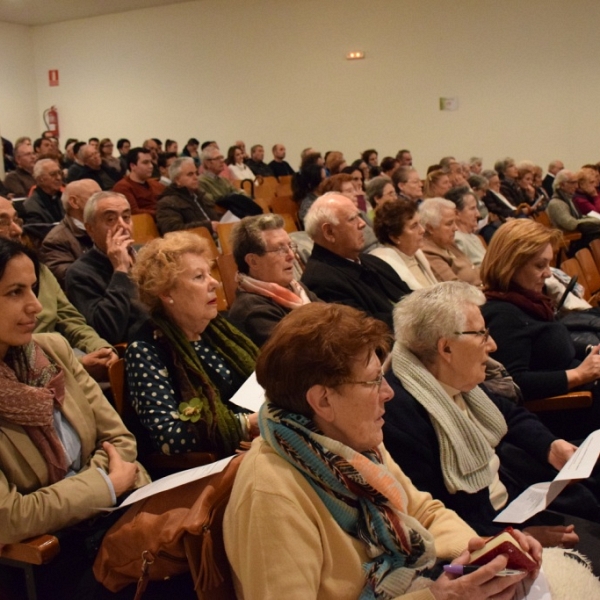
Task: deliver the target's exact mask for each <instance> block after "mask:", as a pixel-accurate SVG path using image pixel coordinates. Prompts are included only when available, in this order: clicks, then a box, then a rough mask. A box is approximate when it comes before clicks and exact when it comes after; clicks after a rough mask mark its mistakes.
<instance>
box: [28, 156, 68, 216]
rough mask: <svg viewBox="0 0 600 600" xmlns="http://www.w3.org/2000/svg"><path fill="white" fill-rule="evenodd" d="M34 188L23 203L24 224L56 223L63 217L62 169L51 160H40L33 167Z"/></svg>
mask: <svg viewBox="0 0 600 600" xmlns="http://www.w3.org/2000/svg"><path fill="white" fill-rule="evenodd" d="M33 177H34V179H35V183H36V188H35V190H34V191H33V193H32V194H31V196H30V197H29V198H27V200H25V203H24V204H23V211H24V214H25V223H27V224H29V223H58V221H60V220H61V219H62V218H63V217H64V216H65V210H64V208H63V205H62V202H61V199H60V196H61V188H62V185H63V179H62V169H61V168H60V165H59V164H58V163H57V162H56V161H55V160H52V159H51V158H42V159H41V160H38V161H37V162H36V163H35V166H34V167H33Z"/></svg>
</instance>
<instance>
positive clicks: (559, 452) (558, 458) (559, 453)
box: [548, 440, 577, 471]
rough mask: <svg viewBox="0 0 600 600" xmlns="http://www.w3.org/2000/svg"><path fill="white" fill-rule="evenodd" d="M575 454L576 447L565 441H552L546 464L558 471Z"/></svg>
mask: <svg viewBox="0 0 600 600" xmlns="http://www.w3.org/2000/svg"><path fill="white" fill-rule="evenodd" d="M575 452H577V446H574V445H573V444H571V443H569V442H567V440H554V441H553V442H552V443H551V444H550V451H549V452H548V462H549V463H550V464H551V465H552V466H553V467H554V468H555V469H556V470H557V471H560V470H561V469H562V468H563V467H564V466H565V464H566V463H567V461H568V460H569V459H570V458H571V456H573V454H575Z"/></svg>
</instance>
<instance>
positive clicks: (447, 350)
mask: <svg viewBox="0 0 600 600" xmlns="http://www.w3.org/2000/svg"><path fill="white" fill-rule="evenodd" d="M437 350H438V354H439V355H440V357H441V358H442V360H445V361H450V359H451V358H452V348H451V346H450V340H449V339H448V338H446V337H441V338H440V339H439V340H438V343H437Z"/></svg>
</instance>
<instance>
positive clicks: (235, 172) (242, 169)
mask: <svg viewBox="0 0 600 600" xmlns="http://www.w3.org/2000/svg"><path fill="white" fill-rule="evenodd" d="M225 164H226V165H228V167H229V172H230V174H231V178H232V179H238V180H240V181H243V180H244V179H249V180H250V181H254V180H255V179H256V175H255V174H254V173H253V172H252V170H251V169H250V167H249V166H248V165H247V164H246V163H245V162H244V153H243V152H242V149H241V148H240V147H239V146H230V147H229V150H227V158H226V159H225Z"/></svg>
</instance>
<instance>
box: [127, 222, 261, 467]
mask: <svg viewBox="0 0 600 600" xmlns="http://www.w3.org/2000/svg"><path fill="white" fill-rule="evenodd" d="M206 252H207V246H206V242H205V241H204V240H202V239H201V238H200V237H198V236H197V235H194V234H192V233H189V232H184V231H177V232H173V233H168V234H166V235H165V237H164V238H157V239H155V240H152V242H150V243H149V244H146V245H145V246H144V247H143V248H142V250H140V252H139V253H138V255H137V260H136V264H135V265H134V267H133V269H132V277H133V280H134V281H135V282H136V284H137V287H138V290H139V295H140V299H141V301H142V302H143V303H144V304H145V305H146V306H147V308H148V310H149V312H150V314H151V320H150V321H149V322H148V323H146V324H145V325H144V326H143V327H142V328H141V329H140V330H139V331H137V332H134V333H133V334H132V338H131V341H132V343H130V345H129V346H128V348H127V353H126V355H125V361H126V370H127V383H128V388H129V393H130V396H131V400H132V404H133V407H134V409H135V411H136V412H137V414H138V416H139V418H140V421H141V422H142V425H143V426H144V427H145V428H146V430H147V431H148V433H149V435H150V438H151V439H152V441H153V443H154V446H155V447H156V448H157V449H159V450H161V451H162V452H163V453H164V454H177V453H182V452H191V451H202V452H216V453H217V454H218V455H220V456H229V455H231V454H233V452H234V451H235V450H236V449H237V448H238V447H239V446H240V442H241V441H243V440H249V439H250V438H251V437H252V435H254V434H256V433H257V430H256V429H255V423H256V421H255V415H245V414H242V412H241V409H239V408H237V407H236V406H235V405H233V404H231V403H230V402H229V399H230V398H231V397H232V396H233V394H234V393H235V392H236V391H237V390H238V388H239V387H240V386H241V385H242V384H243V383H244V381H246V379H247V378H248V377H249V376H250V375H251V374H252V372H253V371H254V365H255V361H256V356H257V354H258V349H257V348H256V346H255V345H254V344H253V343H252V342H251V341H250V340H249V339H248V338H247V337H246V336H245V335H243V334H242V333H241V332H240V331H239V330H238V329H236V328H235V327H233V326H232V325H230V324H229V322H228V321H226V320H225V319H224V318H223V317H221V316H219V315H218V314H217V297H216V293H215V290H216V289H217V287H218V285H219V283H218V282H217V281H216V280H215V279H213V278H212V277H211V275H210V265H209V263H208V260H207V258H206Z"/></svg>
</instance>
